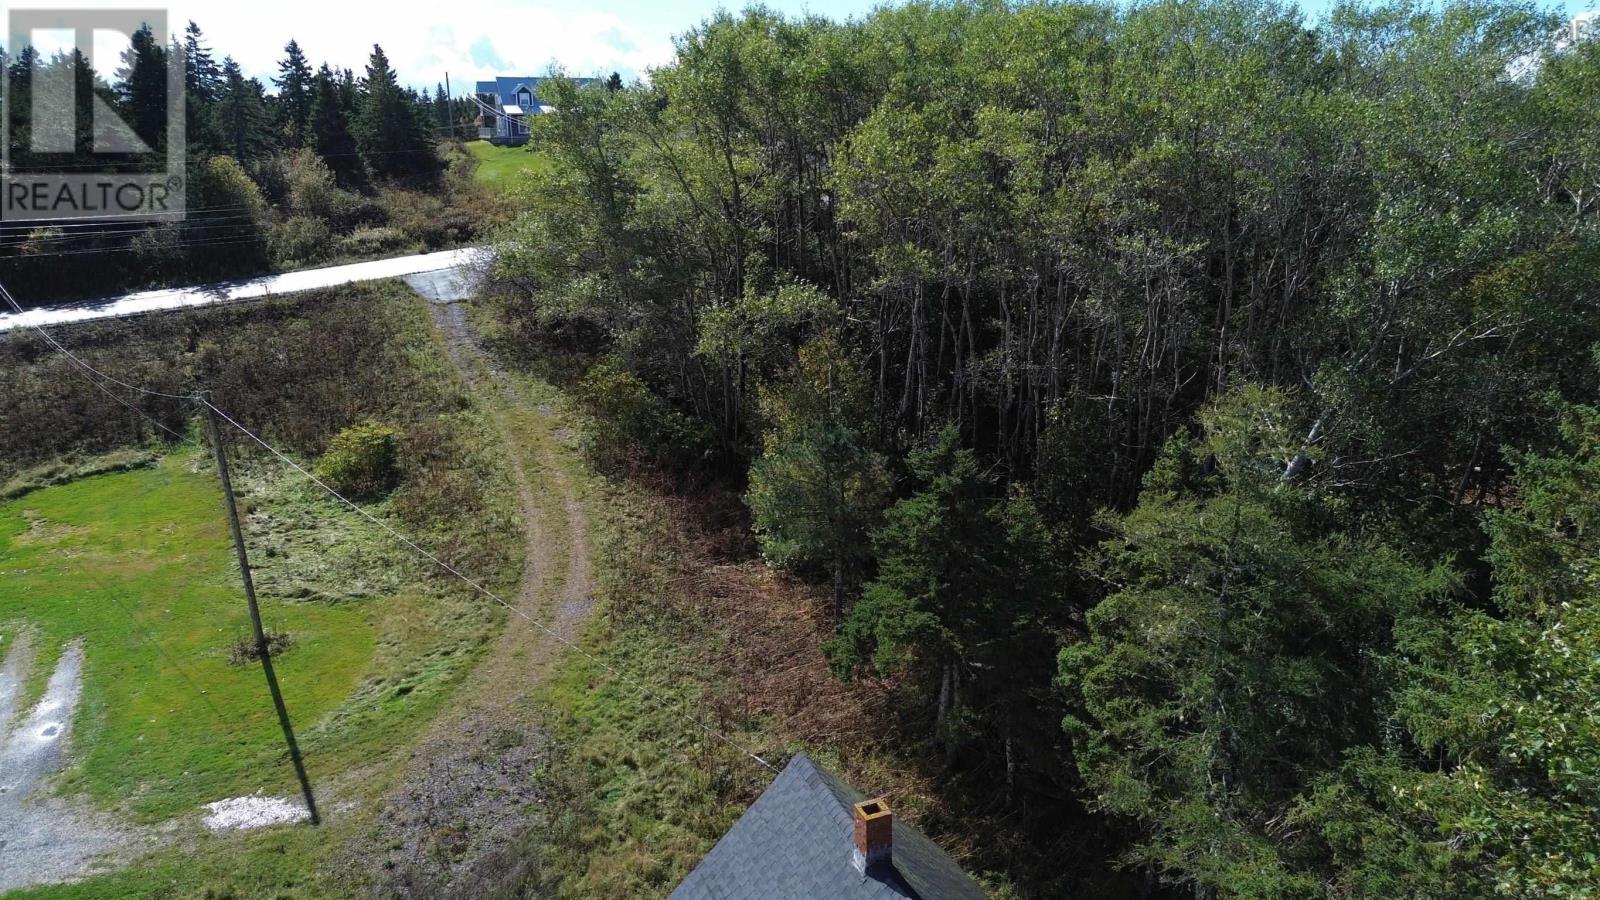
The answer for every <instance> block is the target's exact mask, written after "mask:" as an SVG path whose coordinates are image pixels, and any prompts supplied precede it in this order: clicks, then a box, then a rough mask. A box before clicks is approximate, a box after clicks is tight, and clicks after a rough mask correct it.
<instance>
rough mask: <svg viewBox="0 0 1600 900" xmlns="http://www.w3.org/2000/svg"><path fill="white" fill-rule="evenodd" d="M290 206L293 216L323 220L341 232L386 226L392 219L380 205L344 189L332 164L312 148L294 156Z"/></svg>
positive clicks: (289, 185) (289, 194)
mask: <svg viewBox="0 0 1600 900" xmlns="http://www.w3.org/2000/svg"><path fill="white" fill-rule="evenodd" d="M288 208H289V212H290V214H291V215H294V216H310V217H313V218H317V219H321V220H322V221H323V222H326V223H327V225H328V227H329V228H330V229H332V230H333V231H337V232H346V231H350V230H351V229H353V228H358V227H360V226H363V225H382V224H383V223H384V222H385V221H387V218H388V217H387V215H386V214H385V213H384V211H383V208H382V207H381V206H379V205H378V204H376V203H374V202H372V201H371V200H368V199H367V198H365V197H363V196H361V195H360V194H356V193H352V192H350V191H347V190H344V189H342V188H340V187H339V184H338V182H337V181H336V180H335V179H334V176H333V171H332V170H331V169H329V168H328V164H327V163H325V162H323V161H322V157H320V156H318V155H317V154H315V153H313V152H312V151H310V150H301V151H300V152H298V153H296V154H295V155H294V156H293V157H292V158H291V159H290V162H289V171H288Z"/></svg>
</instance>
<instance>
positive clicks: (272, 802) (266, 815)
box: [202, 795, 311, 831]
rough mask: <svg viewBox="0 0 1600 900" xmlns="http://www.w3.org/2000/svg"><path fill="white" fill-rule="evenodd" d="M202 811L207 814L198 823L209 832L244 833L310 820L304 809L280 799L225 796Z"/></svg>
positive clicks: (295, 803) (257, 796) (289, 801)
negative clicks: (269, 826)
mask: <svg viewBox="0 0 1600 900" xmlns="http://www.w3.org/2000/svg"><path fill="white" fill-rule="evenodd" d="M205 808H206V810H207V813H206V817H205V818H204V819H203V820H202V821H203V823H204V824H205V826H206V828H207V829H209V830H211V831H248V830H250V829H252V828H265V827H267V826H268V825H283V824H287V823H290V822H305V821H309V820H310V818H311V815H310V814H309V813H307V812H306V808H305V807H304V806H302V805H300V804H299V803H297V802H295V801H293V800H288V799H285V798H283V797H262V796H260V795H256V796H252V797H229V798H228V799H226V800H218V801H216V802H214V803H207V804H206V807H205Z"/></svg>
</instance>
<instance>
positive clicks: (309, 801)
mask: <svg viewBox="0 0 1600 900" xmlns="http://www.w3.org/2000/svg"><path fill="white" fill-rule="evenodd" d="M200 405H201V406H204V407H205V410H206V429H207V430H208V431H210V432H211V451H212V453H213V454H215V455H216V458H217V477H218V478H220V479H221V480H222V505H223V507H224V508H225V509H226V510H227V511H228V527H229V528H230V529H231V530H232V531H233V550H234V553H235V554H236V555H237V556H238V557H239V574H240V576H242V577H243V578H244V600H245V603H247V604H249V606H250V627H251V628H252V629H254V630H255V635H256V653H257V655H259V656H260V657H261V671H262V673H263V674H265V675H266V676H267V690H268V691H270V692H271V693H272V705H273V706H275V707H277V710H278V724H279V725H280V726H282V727H283V740H284V743H286V744H288V745H289V759H291V760H293V761H294V774H295V775H296V776H297V777H299V779H300V792H301V793H302V794H304V795H305V798H306V812H308V813H310V814H311V824H313V825H317V824H320V823H321V821H322V819H321V818H320V817H319V816H318V815H317V801H316V799H315V798H313V797H312V796H311V779H310V778H308V777H307V776H306V764H305V761H304V760H302V759H301V758H300V745H299V744H297V743H296V742H295V739H294V727H293V726H291V725H290V724H289V710H288V708H287V707H285V706H284V705H283V692H282V691H280V690H278V676H277V674H276V673H275V672H273V671H272V650H271V648H270V647H268V646H267V633H266V631H265V630H263V629H262V627H261V608H260V607H259V606H257V605H256V585H255V582H254V581H253V580H251V578H250V556H249V555H248V554H247V553H246V552H245V549H244V532H243V531H241V530H240V529H239V509H238V507H237V506H235V505H234V502H233V480H232V479H231V478H229V477H228V454H227V451H225V450H223V449H222V428H221V426H219V425H218V424H217V412H216V410H214V409H212V408H211V403H210V400H209V398H207V397H205V396H202V397H200Z"/></svg>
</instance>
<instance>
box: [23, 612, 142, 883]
mask: <svg viewBox="0 0 1600 900" xmlns="http://www.w3.org/2000/svg"><path fill="white" fill-rule="evenodd" d="M31 657H32V653H31V648H30V647H29V646H28V642H27V640H26V639H25V638H24V639H18V640H14V641H13V642H12V646H11V647H10V649H9V652H7V653H6V661H5V664H4V665H3V666H0V892H4V891H10V890H15V889H17V888H24V887H30V886H33V885H38V884H51V883H56V882H62V881H71V880H73V879H75V878H81V877H83V876H85V875H88V874H91V873H92V872H94V871H95V870H96V869H99V868H101V867H104V866H107V865H112V864H115V863H116V862H118V861H120V859H121V858H122V857H124V856H126V855H127V853H128V852H129V851H130V849H131V847H132V845H133V840H132V836H131V834H130V833H129V832H127V831H126V830H125V829H122V828H119V827H118V826H117V825H115V824H114V823H112V822H111V821H110V820H109V819H107V818H106V817H105V816H103V815H101V814H99V813H96V812H94V811H93V810H91V809H88V808H87V807H85V806H83V805H81V804H79V803H75V802H72V801H69V800H65V799H62V798H58V797H50V796H47V793H48V792H47V791H46V789H45V788H46V786H47V785H48V781H49V778H50V776H51V775H53V774H55V771H56V769H57V768H58V767H59V766H60V765H61V761H62V759H63V758H64V756H65V751H66V746H67V740H68V737H69V736H70V733H71V730H72V715H73V712H74V711H75V710H76V709H77V705H78V699H79V696H80V693H81V690H82V685H83V682H82V674H83V644H82V643H81V642H76V641H75V642H73V643H72V644H69V645H67V647H66V649H65V650H63V651H62V653H61V659H60V661H59V662H57V663H56V668H55V671H54V672H53V673H51V675H50V681H49V684H48V685H47V686H46V687H45V693H44V696H43V697H41V698H40V699H39V702H38V703H37V704H36V705H35V706H34V708H33V710H32V711H31V712H30V713H29V714H28V715H27V716H26V717H23V718H16V717H15V715H14V707H15V704H16V702H17V697H18V695H19V693H20V691H21V683H22V681H23V680H24V679H25V678H26V677H27V668H28V664H29V662H30V660H31ZM13 720H14V721H13ZM8 726H9V727H8Z"/></svg>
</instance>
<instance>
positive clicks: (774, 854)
mask: <svg viewBox="0 0 1600 900" xmlns="http://www.w3.org/2000/svg"><path fill="white" fill-rule="evenodd" d="M669 900H984V891H983V888H981V887H979V886H978V883H977V882H975V881H973V880H972V878H971V877H970V876H969V875H967V873H966V872H963V871H962V870H961V867H960V866H959V865H957V864H956V862H955V860H953V859H951V858H950V857H949V856H948V855H946V854H945V852H944V851H943V850H942V849H940V848H939V845H938V844H935V843H934V842H933V841H931V840H929V839H928V838H927V837H926V836H924V835H923V834H922V833H921V832H920V831H917V830H916V829H915V828H912V827H911V826H910V825H908V824H906V823H904V822H901V821H898V820H897V819H895V817H894V813H893V812H892V811H891V810H890V809H889V802H888V801H887V800H885V799H884V798H882V797H878V798H875V799H867V798H866V797H865V796H863V795H862V794H860V793H858V792H857V791H855V790H854V789H853V788H851V787H850V786H849V785H847V784H845V783H844V782H843V781H840V780H839V779H838V777H836V776H835V775H834V774H833V773H831V772H829V771H828V770H826V769H824V768H822V767H821V766H819V765H817V764H816V763H814V762H812V761H811V758H810V757H808V756H806V755H805V754H804V753H800V754H796V755H795V757H794V759H792V760H790V762H789V765H788V766H786V767H785V768H784V770H783V772H782V773H781V774H779V775H778V777H777V779H776V780H775V781H773V782H772V784H771V785H770V786H769V787H768V788H767V789H766V791H765V792H763V793H762V795H761V796H760V797H758V798H756V802H755V803H753V804H751V805H750V808H749V809H748V810H746V811H745V814H744V815H743V816H741V817H740V818H739V821H737V822H735V823H734V825H733V827H732V828H730V829H729V830H728V833H727V834H724V835H723V836H722V840H720V841H718V842H717V845H716V846H715V847H712V848H711V852H710V853H707V854H706V857H705V859H703V860H701V861H700V865H698V866H696V867H695V869H694V871H692V872H690V873H689V876H688V877H687V878H685V879H684V880H683V883H681V884H679V885H678V887H677V889H676V890H674V891H673V892H672V896H671V897H670V898H669Z"/></svg>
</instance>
